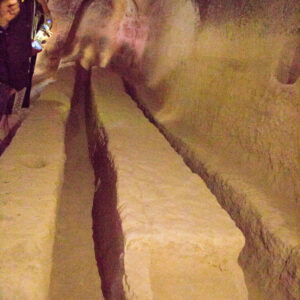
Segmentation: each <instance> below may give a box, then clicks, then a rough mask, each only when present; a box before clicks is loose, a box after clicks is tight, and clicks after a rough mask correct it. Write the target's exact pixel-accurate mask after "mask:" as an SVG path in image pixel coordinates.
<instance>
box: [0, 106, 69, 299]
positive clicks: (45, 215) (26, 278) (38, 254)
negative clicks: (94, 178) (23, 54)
mask: <svg viewBox="0 0 300 300" xmlns="http://www.w3.org/2000/svg"><path fill="white" fill-rule="evenodd" d="M49 122H51V126H50V125H49ZM64 161H65V154H64V122H63V119H62V116H61V114H60V112H59V110H58V106H57V104H56V103H49V102H43V103H38V104H36V105H35V106H34V107H33V108H32V110H31V112H30V114H29V116H28V118H27V119H26V120H25V121H24V123H23V125H22V126H21V128H20V129H19V130H18V132H17V135H16V136H15V137H14V139H13V141H12V143H11V145H10V146H9V148H8V149H6V151H5V152H4V154H3V155H2V156H1V158H0V201H1V208H0V213H1V220H0V224H1V230H0V241H1V242H0V270H1V271H0V298H1V299H5V300H12V299H24V300H25V299H26V300H27V299H28V300H32V299H47V295H48V288H49V281H50V272H51V266H52V248H53V241H54V234H55V218H56V209H57V200H58V195H59V192H60V187H61V180H62V176H63V170H64Z"/></svg>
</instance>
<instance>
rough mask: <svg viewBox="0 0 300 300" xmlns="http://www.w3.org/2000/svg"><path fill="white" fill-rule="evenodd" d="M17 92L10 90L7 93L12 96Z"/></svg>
mask: <svg viewBox="0 0 300 300" xmlns="http://www.w3.org/2000/svg"><path fill="white" fill-rule="evenodd" d="M16 92H17V91H16V90H15V89H11V90H10V91H9V96H12V95H13V94H15V93H16Z"/></svg>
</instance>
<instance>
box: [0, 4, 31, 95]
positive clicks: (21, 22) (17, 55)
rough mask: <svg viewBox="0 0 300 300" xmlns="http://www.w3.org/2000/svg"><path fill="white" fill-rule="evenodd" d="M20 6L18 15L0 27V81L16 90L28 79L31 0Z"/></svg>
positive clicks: (22, 86) (23, 85)
mask: <svg viewBox="0 0 300 300" xmlns="http://www.w3.org/2000/svg"><path fill="white" fill-rule="evenodd" d="M20 6H21V7H20V8H21V10H20V13H19V15H18V16H17V17H16V18H15V19H13V20H12V21H11V22H10V23H9V25H8V27H7V28H6V29H4V28H2V27H0V82H2V83H5V84H7V85H9V86H10V87H12V88H15V89H16V90H21V89H22V88H24V87H25V86H26V85H27V84H28V81H29V66H30V56H31V51H32V49H31V27H32V14H33V13H32V12H33V0H26V1H25V2H24V3H21V4H20Z"/></svg>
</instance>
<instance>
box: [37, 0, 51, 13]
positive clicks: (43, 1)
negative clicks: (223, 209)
mask: <svg viewBox="0 0 300 300" xmlns="http://www.w3.org/2000/svg"><path fill="white" fill-rule="evenodd" d="M37 2H38V3H39V4H40V5H41V6H42V9H43V12H44V14H45V15H50V10H49V7H48V4H47V1H46V0H37Z"/></svg>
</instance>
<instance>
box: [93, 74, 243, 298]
mask: <svg viewBox="0 0 300 300" xmlns="http://www.w3.org/2000/svg"><path fill="white" fill-rule="evenodd" d="M91 92H92V97H91V99H92V100H91V102H90V103H89V105H88V120H89V125H88V127H89V131H90V133H89V135H90V140H93V142H91V144H90V151H91V157H92V160H93V163H94V167H96V168H100V169H101V166H102V169H103V170H105V169H106V171H107V170H108V169H110V171H107V172H106V177H105V178H106V179H105V178H104V177H103V174H104V173H103V174H102V177H101V174H100V173H101V171H99V174H98V176H97V172H96V179H97V177H98V184H97V188H98V191H99V203H100V204H99V205H100V206H99V207H100V208H99V210H102V211H101V212H97V211H94V216H96V217H97V213H98V217H97V218H98V219H99V220H100V219H102V222H103V223H102V226H105V224H104V223H105V222H106V221H105V220H106V219H105V216H104V215H105V212H106V213H109V214H110V220H111V219H113V218H119V220H116V221H115V222H112V226H113V227H115V228H117V229H116V230H115V232H116V231H118V233H116V235H118V234H119V238H120V241H121V242H120V243H119V244H118V245H115V244H111V241H109V240H107V239H109V236H110V234H112V233H110V234H108V233H107V234H106V233H105V230H104V231H103V232H101V229H100V228H99V236H98V238H99V239H100V240H101V242H102V243H107V245H106V246H103V247H102V248H101V247H100V248H101V249H100V250H99V252H100V254H99V256H100V257H101V260H102V261H103V270H102V275H103V276H102V281H104V286H107V287H108V289H109V286H112V285H115V288H119V289H120V288H121V289H123V291H124V293H125V296H126V299H155V300H157V299H214V300H216V299H222V300H225V299H228V300H229V299H230V300H233V299H247V298H248V296H247V289H246V286H245V282H244V276H243V273H242V270H241V268H240V266H239V265H238V256H239V254H240V252H241V250H242V248H243V246H244V237H243V235H242V234H241V232H240V231H239V230H238V229H237V227H236V226H235V224H234V222H233V221H232V220H231V219H230V217H229V215H228V214H227V213H226V212H225V210H223V209H222V208H221V206H220V205H219V204H218V202H217V200H216V199H215V197H214V196H213V195H212V193H211V192H210V191H209V190H208V188H207V187H206V185H205V184H204V182H203V181H202V180H201V179H200V177H199V176H197V175H195V174H194V173H192V172H191V171H190V169H189V168H188V167H187V166H186V165H185V163H184V162H183V160H182V158H181V157H180V156H179V155H178V154H177V153H176V152H175V151H174V149H173V148H172V147H171V146H170V145H169V144H168V142H167V141H166V140H165V138H164V137H163V136H162V134H160V132H159V131H158V129H157V128H156V127H155V126H154V125H152V124H151V123H150V122H149V121H148V120H147V119H146V118H145V116H144V115H143V113H142V112H141V111H140V110H139V109H138V107H137V105H136V104H135V103H134V102H133V101H132V100H131V98H130V97H129V96H128V95H127V94H126V93H125V92H124V88H123V84H122V81H121V80H120V78H119V77H118V76H116V75H114V74H112V73H110V72H108V71H101V70H99V69H93V72H92V81H91ZM97 147H100V148H101V147H102V150H103V149H104V148H106V150H107V153H106V155H107V159H106V160H105V158H103V157H102V159H101V160H99V157H98V156H99V155H103V151H102V152H101V153H102V154H99V153H100V152H99V151H98V152H97ZM97 153H98V154H97ZM108 164H110V166H108ZM103 172H104V171H103ZM109 174H110V175H109ZM107 177H110V180H111V183H109V182H108V181H109V179H107ZM101 186H102V187H101ZM112 190H114V192H109V191H112ZM101 191H102V195H103V193H104V194H105V195H106V196H105V197H103V196H100V195H101ZM109 198H111V199H109ZM95 199H96V201H97V197H96V198H95ZM109 201H113V202H115V203H114V204H112V205H111V206H110V207H109V204H107V203H108V202H109ZM101 203H102V204H101ZM103 203H106V204H103ZM101 205H104V206H103V207H102V208H101ZM114 209H115V212H113V210H114ZM96 210H97V209H96ZM102 216H103V218H102ZM99 222H100V223H99V225H98V226H100V227H101V220H100V221H99ZM106 225H107V223H106ZM118 226H120V228H119V227H118ZM96 227H97V225H96ZM107 231H109V229H107ZM121 243H122V245H121ZM99 244H100V242H99ZM112 247H119V248H120V247H121V248H122V249H121V250H120V249H119V250H118V251H119V261H118V262H117V264H119V266H121V269H122V268H123V270H122V272H123V273H122V274H119V275H118V276H119V279H117V280H119V281H121V282H119V283H116V282H114V281H115V280H116V279H114V278H113V272H112V271H111V265H110V264H109V263H106V262H105V261H106V260H107V261H109V260H111V259H112V258H113V257H115V258H116V256H117V255H116V253H117V252H118V251H116V253H115V254H113V252H114V251H111V249H110V248H112ZM96 248H97V247H96ZM115 274H116V273H115ZM109 281H110V282H109ZM112 289H114V288H112ZM114 293H116V292H115V291H107V293H106V295H109V297H111V298H112V299H117V298H113V296H112V295H114ZM104 295H105V293H104Z"/></svg>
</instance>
